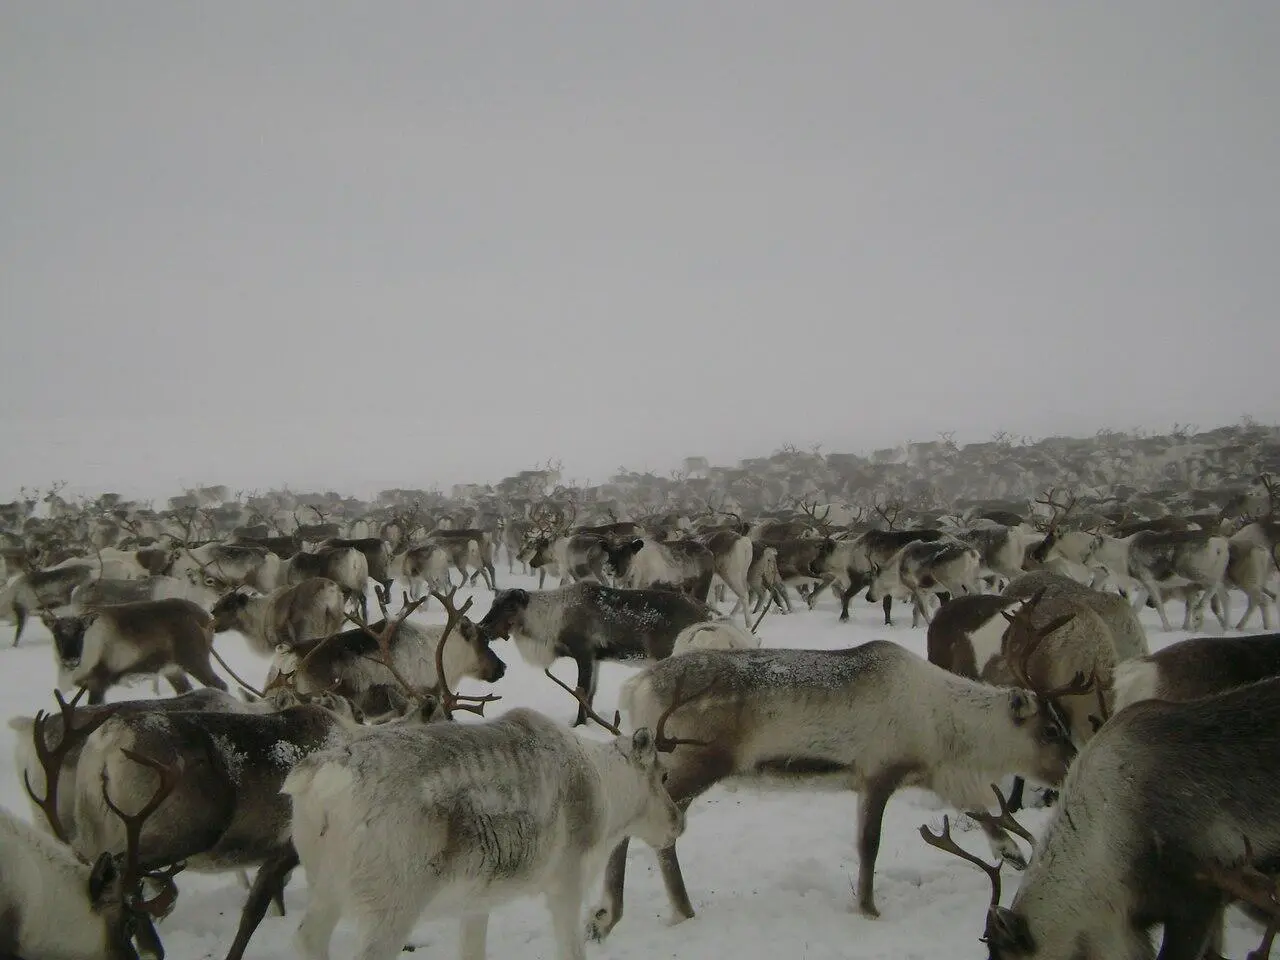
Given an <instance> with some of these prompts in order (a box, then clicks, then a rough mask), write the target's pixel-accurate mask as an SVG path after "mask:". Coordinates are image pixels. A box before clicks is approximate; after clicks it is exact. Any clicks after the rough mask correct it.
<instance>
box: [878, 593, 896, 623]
mask: <svg viewBox="0 0 1280 960" xmlns="http://www.w3.org/2000/svg"><path fill="white" fill-rule="evenodd" d="M880 604H881V606H883V607H884V625H885V626H886V627H892V626H893V617H891V616H890V615H889V612H890V611H891V610H892V609H893V597H891V596H889V595H888V594H887V593H886V594H885V595H884V599H883V600H881V601H880Z"/></svg>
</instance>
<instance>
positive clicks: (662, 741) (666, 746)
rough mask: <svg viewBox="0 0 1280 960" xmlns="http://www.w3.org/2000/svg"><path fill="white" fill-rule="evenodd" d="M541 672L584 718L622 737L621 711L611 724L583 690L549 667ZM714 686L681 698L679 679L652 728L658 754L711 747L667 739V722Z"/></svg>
mask: <svg viewBox="0 0 1280 960" xmlns="http://www.w3.org/2000/svg"><path fill="white" fill-rule="evenodd" d="M542 672H543V673H545V674H546V675H547V676H548V677H550V678H551V681H552V682H553V683H555V685H556V686H558V687H560V688H561V689H562V690H565V691H567V692H568V694H569V695H570V696H571V697H573V699H575V700H577V701H578V703H580V704H581V705H582V709H583V712H584V713H585V714H586V716H588V717H589V718H591V719H592V720H594V721H595V722H596V723H598V724H600V726H602V727H604V728H605V729H606V730H608V731H609V732H610V733H612V734H613V735H614V736H615V737H620V736H622V712H621V711H619V710H615V711H614V712H613V722H612V723H610V722H609V721H608V720H606V719H605V718H604V717H602V716H600V714H598V713H596V712H595V711H594V710H593V709H591V707H590V705H588V703H587V694H586V691H585V690H583V689H582V688H581V687H577V688H574V687H570V686H569V685H568V684H567V683H565V682H564V681H563V680H561V679H560V678H559V677H557V676H556V675H555V674H554V673H552V672H551V668H550V667H547V668H546V669H545V670H543V671H542ZM714 685H715V681H714V680H712V681H711V683H708V684H707V686H705V687H704V688H703V689H702V690H701V691H700V692H698V693H697V694H695V695H694V696H692V697H683V696H681V690H682V689H683V688H684V680H683V679H681V680H680V681H679V682H678V683H677V684H676V689H675V691H674V692H673V693H672V695H671V703H670V704H668V706H667V708H666V709H665V710H663V711H662V715H661V716H660V717H658V724H657V726H656V727H655V728H654V732H653V745H654V747H656V748H657V749H658V751H659V752H661V753H671V752H673V751H674V750H675V748H676V747H679V746H690V747H709V746H711V744H710V742H708V741H706V740H686V739H682V738H680V737H668V736H667V720H668V719H669V718H670V716H671V714H672V713H674V712H675V711H676V710H677V709H679V708H680V707H682V706H684V705H685V704H686V703H689V702H690V701H692V700H696V699H698V697H701V696H703V695H704V694H706V693H707V691H708V690H710V689H711V687H712V686H714Z"/></svg>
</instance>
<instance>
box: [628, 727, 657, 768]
mask: <svg viewBox="0 0 1280 960" xmlns="http://www.w3.org/2000/svg"><path fill="white" fill-rule="evenodd" d="M657 752H658V751H657V747H655V746H654V744H653V734H652V733H651V732H650V730H649V728H648V727H641V728H640V729H639V730H637V731H636V732H635V733H633V734H631V755H632V757H634V758H635V759H637V760H646V759H648V758H649V757H651V756H657Z"/></svg>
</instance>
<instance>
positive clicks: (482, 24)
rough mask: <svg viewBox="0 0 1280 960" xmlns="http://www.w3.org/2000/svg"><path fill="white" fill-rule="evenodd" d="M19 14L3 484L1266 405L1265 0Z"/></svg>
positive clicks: (746, 444)
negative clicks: (303, 14) (301, 14)
mask: <svg viewBox="0 0 1280 960" xmlns="http://www.w3.org/2000/svg"><path fill="white" fill-rule="evenodd" d="M297 9H298V8H292V7H286V6H285V5H283V4H256V3H254V4H250V3H247V2H243V0H232V2H225V3H220V4H217V5H201V4H195V3H193V2H189V0H179V2H171V3H164V4H160V3H145V2H136V0H124V2H120V3H115V4H111V5H98V4H91V3H85V2H69V0H65V2H64V0H45V2H13V3H8V4H5V5H4V6H3V8H0V124H2V125H3V129H4V130H5V131H6V134H7V141H6V146H7V147H8V148H9V149H7V150H6V151H5V152H4V155H3V158H2V159H0V164H2V165H3V166H2V167H0V169H2V170H3V174H4V175H3V178H2V179H0V245H2V246H0V254H2V256H0V311H2V313H3V316H4V317H5V322H6V332H7V334H8V336H7V337H6V341H5V342H6V346H7V347H8V353H9V355H8V356H7V357H6V361H7V362H6V365H5V367H6V369H5V374H6V376H5V379H6V385H7V388H8V390H7V394H8V395H7V402H6V404H5V405H4V409H3V412H0V445H2V446H0V449H3V451H4V457H5V461H4V462H5V468H6V469H5V471H4V476H3V477H0V487H3V488H4V489H2V490H0V499H8V498H10V497H11V496H12V495H13V493H15V492H16V491H17V489H18V487H19V486H21V485H27V486H40V487H47V486H48V484H49V483H50V482H53V481H62V480H65V481H68V483H69V487H68V489H69V490H72V491H79V492H90V491H102V490H107V489H112V490H117V491H119V492H122V493H124V494H125V495H127V496H163V495H169V494H172V493H174V492H177V490H179V489H181V488H182V487H184V486H194V485H197V484H203V483H225V484H227V485H228V486H230V487H232V488H244V489H253V488H260V489H265V488H269V487H279V486H281V485H284V484H288V485H290V486H291V487H293V488H294V489H303V488H322V489H337V490H342V491H344V492H355V493H361V494H368V493H370V492H373V491H376V490H378V489H383V488H388V487H429V486H432V485H439V486H441V487H444V488H446V489H447V488H448V486H449V485H450V484H452V483H455V482H463V481H476V482H493V481H496V480H498V479H500V478H501V477H503V476H506V475H509V474H511V473H514V472H517V471H519V470H522V469H529V468H531V467H533V466H534V465H535V464H536V463H539V462H544V461H546V460H547V459H552V460H557V459H558V460H561V461H562V462H563V465H564V466H563V472H564V476H565V477H566V478H567V479H591V480H593V481H595V482H599V481H601V480H603V479H604V478H605V477H607V476H608V475H609V474H610V473H612V472H613V471H615V470H616V469H617V468H618V467H619V466H626V467H629V468H634V469H645V468H652V469H655V470H659V471H662V472H665V471H667V470H670V469H672V468H674V467H676V466H677V465H678V464H679V461H680V460H681V458H683V457H686V456H693V455H702V456H707V457H708V458H710V459H711V460H712V461H713V462H732V461H736V460H737V459H739V458H741V457H746V456H754V455H765V454H767V453H769V452H770V451H772V450H773V449H776V448H777V447H779V446H780V445H782V444H783V443H786V442H793V443H795V444H797V445H798V446H801V447H808V446H810V445H812V444H813V443H819V442H820V443H822V444H823V447H824V449H825V450H827V451H830V450H849V451H865V450H870V449H873V448H876V447H882V446H891V445H896V444H898V443H902V442H905V441H907V440H909V439H913V440H927V439H934V438H936V437H937V435H938V433H939V432H940V431H955V434H956V438H957V440H958V441H960V442H966V441H972V440H981V439H986V438H988V437H989V436H990V435H991V434H992V433H994V432H995V431H997V430H1008V431H1010V432H1011V433H1013V434H1015V435H1022V434H1028V435H1032V436H1037V437H1038V436H1044V435H1048V434H1083V435H1087V434H1092V433H1093V432H1094V431H1095V430H1097V429H1099V428H1103V427H1108V428H1114V429H1128V428H1130V427H1133V426H1142V427H1145V428H1148V429H1167V428H1168V427H1170V426H1172V425H1173V424H1174V423H1193V424H1197V425H1199V426H1200V427H1202V428H1209V427H1212V426H1217V425H1222V424H1227V423H1235V422H1238V421H1239V419H1240V417H1241V416H1242V415H1244V414H1249V415H1252V416H1253V417H1255V418H1257V420H1259V421H1260V422H1263V423H1267V424H1270V423H1276V422H1280V395H1278V394H1277V391H1276V390H1275V370H1276V358H1277V357H1278V356H1280V322H1278V321H1277V319H1276V317H1275V313H1276V303H1277V301H1278V300H1280V296H1278V295H1280V278H1278V277H1277V271H1276V269H1275V267H1274V264H1273V263H1272V261H1273V260H1274V250H1275V239H1276V236H1277V234H1278V233H1280V191H1277V189H1276V187H1275V170H1277V169H1280V125H1278V124H1277V121H1276V119H1275V108H1274V103H1275V102H1277V101H1280V62H1277V59H1276V58H1275V57H1274V55H1273V51H1274V49H1275V45H1276V41H1277V40H1278V39H1280V6H1277V5H1275V4H1271V3H1263V2H1238V3H1228V4H1223V5H1213V6H1210V5H1206V4H1200V3H1191V2H1185V0H1177V2H1167V3H1155V2H1133V3H1127V4H1123V5H1115V4H1104V3H1101V2H1098V0H1093V2H1086V3H1080V4H1072V5H1069V6H1068V5H1063V4H1057V3H1052V2H1029V3H1026V4H1019V5H1007V4H994V3H973V4H964V5H959V4H947V3H938V2H929V3H925V2H920V3H912V4H901V3H866V4H856V5H855V4H848V3H822V2H812V3H805V4H800V5H786V6H785V7H784V6H783V5H782V4H746V3H726V2H704V3H700V4H697V5H684V4H676V3H672V2H657V3H647V4H622V3H619V4H610V5H600V4H588V3H582V2H577V3H569V2H547V3H542V4H536V5H534V4H515V3H511V2H509V0H504V2H498V0H494V2H480V3H465V4H457V3H454V4H430V5H424V4H415V3H408V2H386V3H380V4H377V5H373V6H369V7H355V6H350V5H346V4H339V3H334V2H332V0H316V2H313V3H311V4H308V5H307V6H306V8H305V10H306V13H307V16H306V17H299V16H298V15H297Z"/></svg>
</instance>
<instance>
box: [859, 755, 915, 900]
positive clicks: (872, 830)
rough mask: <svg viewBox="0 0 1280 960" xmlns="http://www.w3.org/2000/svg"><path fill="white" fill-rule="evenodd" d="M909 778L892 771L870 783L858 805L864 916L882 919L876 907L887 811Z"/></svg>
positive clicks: (861, 897) (903, 772) (885, 772)
mask: <svg viewBox="0 0 1280 960" xmlns="http://www.w3.org/2000/svg"><path fill="white" fill-rule="evenodd" d="M905 775H906V771H905V770H902V769H894V768H890V769H889V770H885V771H884V772H883V773H881V774H880V775H879V776H878V777H875V778H874V779H872V780H870V781H869V782H868V783H867V784H866V786H865V787H864V788H863V790H862V802H861V803H860V804H859V805H858V909H859V910H860V911H861V912H862V914H863V916H867V917H878V916H880V911H879V910H877V909H876V904H875V872H876V857H877V856H879V854H880V831H881V827H882V825H883V822H884V808H885V806H886V805H887V804H888V803H889V798H890V797H891V796H893V793H894V791H895V790H897V789H898V785H899V784H900V783H902V778H903V777H904V776H905Z"/></svg>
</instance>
